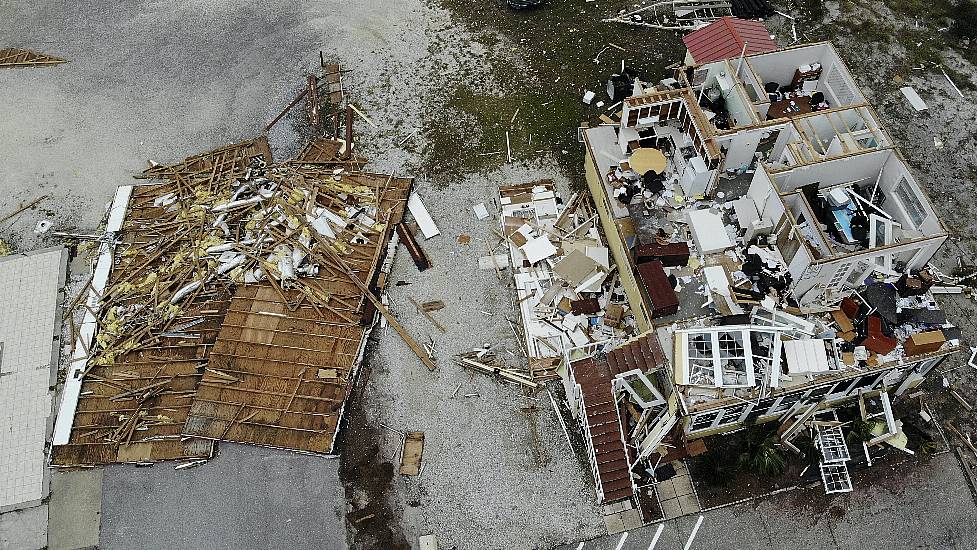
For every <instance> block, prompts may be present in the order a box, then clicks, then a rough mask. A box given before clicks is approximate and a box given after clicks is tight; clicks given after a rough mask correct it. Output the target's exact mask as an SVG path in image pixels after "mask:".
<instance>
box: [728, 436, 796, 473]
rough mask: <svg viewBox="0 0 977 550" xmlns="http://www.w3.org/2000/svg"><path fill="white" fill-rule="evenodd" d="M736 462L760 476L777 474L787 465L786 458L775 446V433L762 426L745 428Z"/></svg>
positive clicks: (782, 471)
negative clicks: (745, 431) (744, 435)
mask: <svg viewBox="0 0 977 550" xmlns="http://www.w3.org/2000/svg"><path fill="white" fill-rule="evenodd" d="M738 462H739V466H740V468H743V469H744V470H749V471H751V472H753V473H755V474H758V475H762V476H779V475H780V474H782V473H784V469H785V468H786V467H787V459H786V457H784V454H783V452H781V450H780V449H779V448H778V447H777V433H776V432H773V431H769V430H767V429H766V428H763V427H762V426H757V427H754V428H749V429H748V430H747V433H746V437H745V441H744V446H743V452H741V453H740V456H739V459H738Z"/></svg>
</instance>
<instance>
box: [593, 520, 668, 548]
mask: <svg viewBox="0 0 977 550" xmlns="http://www.w3.org/2000/svg"><path fill="white" fill-rule="evenodd" d="M664 530H665V524H664V523H659V524H658V530H657V531H655V536H654V538H652V539H651V545H649V546H648V550H655V546H657V545H658V537H660V536H662V531H664ZM578 550H579V549H578Z"/></svg>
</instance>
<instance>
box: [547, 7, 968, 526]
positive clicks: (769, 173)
mask: <svg viewBox="0 0 977 550" xmlns="http://www.w3.org/2000/svg"><path fill="white" fill-rule="evenodd" d="M713 25H726V23H725V22H724V21H719V22H716V23H713ZM700 32H701V31H700ZM701 47H705V48H706V49H708V48H709V47H710V46H708V45H705V46H703V43H702V42H699V43H698V44H697V45H693V44H690V54H691V55H690V58H694V59H699V58H700V57H701V54H700V55H698V56H697V55H696V52H691V49H692V48H701ZM741 48H742V49H741ZM735 49H736V50H738V51H736V52H735V53H733V54H732V55H729V56H728V57H723V58H722V59H718V60H713V61H710V62H707V63H704V64H697V65H692V66H682V67H680V68H678V69H677V70H676V71H675V73H674V74H673V75H672V76H671V77H669V78H665V79H664V80H661V81H660V82H658V83H650V82H642V81H640V80H637V79H634V80H633V82H632V94H631V96H630V97H627V98H626V99H624V101H623V105H622V112H621V117H620V121H619V122H617V123H614V124H601V125H600V126H597V127H593V128H584V129H583V130H582V140H583V142H584V144H585V148H586V156H585V166H584V167H585V172H586V180H587V184H588V187H589V190H590V192H591V194H592V195H593V200H594V204H595V206H596V210H597V213H598V215H599V219H600V223H601V226H602V228H603V234H604V236H605V238H606V245H607V246H608V247H609V248H610V251H611V255H612V259H613V262H614V264H616V266H617V276H618V277H619V279H620V280H621V281H622V283H623V287H624V291H625V292H626V295H627V304H628V306H629V311H628V314H629V315H631V316H633V323H634V327H635V331H634V332H635V336H634V337H633V338H632V339H631V340H630V341H628V342H627V343H625V344H623V345H620V344H617V343H615V342H594V343H588V344H586V345H583V346H579V347H576V348H572V349H568V350H566V351H565V353H564V362H563V366H562V374H563V381H564V385H565V388H566V390H567V396H568V399H569V401H570V407H571V409H572V410H573V411H574V412H575V414H576V415H577V416H578V418H579V421H580V424H581V426H582V429H583V432H584V435H585V439H586V441H587V447H588V449H587V450H588V454H589V457H590V460H591V463H592V469H593V473H594V478H595V481H596V486H597V496H598V499H599V500H600V501H601V502H602V503H604V504H607V505H614V506H615V507H614V510H621V509H629V508H632V507H634V506H636V505H637V499H636V497H635V491H636V490H637V489H638V488H639V486H640V485H642V484H646V485H647V486H655V485H656V484H657V483H658V480H656V479H655V473H654V472H655V467H656V466H658V465H659V464H663V463H669V462H671V461H674V460H677V459H681V458H683V457H687V456H691V455H695V454H697V453H699V452H702V450H704V448H705V445H708V440H704V439H703V438H706V437H707V436H712V435H716V434H722V433H726V432H731V431H734V430H737V429H740V428H742V427H744V426H748V425H753V424H758V423H765V422H779V423H780V429H779V430H778V432H777V433H778V444H780V445H782V446H783V447H785V448H787V449H793V450H795V451H797V447H796V445H794V444H793V443H792V441H793V440H794V438H795V437H796V436H797V435H798V434H799V433H801V432H802V431H803V430H808V431H809V432H810V433H812V434H813V437H814V439H815V441H816V443H817V444H818V445H819V448H820V450H821V452H822V453H823V454H824V456H823V457H822V460H821V465H820V468H821V476H822V479H823V481H824V484H825V488H826V490H827V491H828V492H838V491H848V490H851V485H850V481H849V480H848V474H847V469H846V460H847V458H846V457H847V456H848V454H847V453H848V449H847V448H845V449H839V448H838V439H839V437H840V436H839V434H840V431H839V432H838V433H835V431H834V429H833V428H832V429H828V428H825V427H822V426H821V424H818V425H817V426H814V425H812V423H810V420H811V419H812V418H815V417H817V416H823V415H831V414H832V413H831V411H832V410H833V409H834V408H836V407H839V406H848V405H851V406H858V407H859V408H860V413H861V415H862V417H863V419H866V420H868V419H872V420H873V421H876V422H877V424H878V425H879V426H880V432H881V433H880V434H879V436H878V437H877V438H875V439H874V440H873V441H872V442H871V443H870V444H890V445H893V446H896V445H900V441H902V440H903V439H904V437H903V434H902V433H901V430H900V425H901V424H900V422H899V421H898V419H896V418H894V417H893V413H892V407H891V404H892V401H893V400H894V399H895V398H897V397H899V396H902V395H903V394H905V393H906V392H907V390H909V389H911V388H914V387H916V386H918V385H919V384H920V383H922V381H923V380H924V378H925V377H926V376H927V374H928V373H929V372H930V371H931V370H932V369H933V368H934V367H935V366H936V365H937V364H939V363H940V362H941V361H942V360H943V359H944V358H946V357H947V356H948V355H950V354H952V353H954V352H956V351H957V350H958V349H959V348H960V341H959V338H960V332H959V330H958V329H957V328H955V327H953V326H952V325H951V324H950V323H948V322H947V318H946V315H945V314H944V313H943V312H942V311H941V309H940V307H939V305H938V303H937V302H936V300H935V299H934V297H933V292H932V289H933V288H934V286H936V287H937V288H938V283H939V273H938V272H937V271H936V270H935V269H933V268H932V267H930V266H929V265H928V262H929V261H930V259H931V258H932V257H933V255H934V253H935V252H936V251H937V249H939V248H940V246H941V245H942V244H943V242H944V241H945V240H946V239H947V232H946V230H945V228H944V227H943V225H942V224H941V222H940V220H939V218H938V217H937V215H936V213H935V211H934V209H933V206H932V204H931V202H930V200H929V199H928V198H927V196H926V194H925V192H924V191H923V189H922V188H921V186H920V185H919V183H918V182H917V180H916V178H915V177H914V176H913V174H912V172H911V171H910V169H909V167H908V165H907V163H906V161H905V160H904V159H903V157H902V155H901V154H900V153H899V151H898V150H897V149H896V148H895V143H894V141H893V140H892V138H891V137H890V136H889V134H888V133H887V132H886V130H885V128H884V127H883V126H882V125H881V123H880V122H879V118H878V116H877V115H876V113H875V111H874V110H873V108H872V106H871V105H870V104H868V103H867V102H866V99H865V97H864V95H863V94H862V92H861V91H860V90H859V89H858V86H857V85H856V84H855V81H854V79H853V78H852V75H851V74H850V72H849V71H848V69H847V67H846V65H845V63H844V62H843V61H842V59H841V58H840V57H839V55H838V54H837V52H836V51H835V49H834V47H833V46H832V45H831V44H830V43H817V44H809V45H802V46H797V47H791V48H785V49H780V50H776V51H762V52H759V53H754V54H749V53H746V54H745V55H744V54H743V53H742V52H743V51H744V50H745V47H743V45H742V43H740V45H739V46H738V47H737V48H735ZM703 51H705V50H703ZM727 55H728V54H727ZM605 122H606V121H605ZM840 439H841V445H842V446H843V445H844V438H843V437H841V438H840ZM704 443H705V444H704ZM866 453H868V450H867V449H866ZM622 503H623V504H622ZM691 511H695V510H685V509H684V508H683V509H682V510H681V513H690V512H691ZM665 515H666V516H668V515H669V513H668V511H666V512H665Z"/></svg>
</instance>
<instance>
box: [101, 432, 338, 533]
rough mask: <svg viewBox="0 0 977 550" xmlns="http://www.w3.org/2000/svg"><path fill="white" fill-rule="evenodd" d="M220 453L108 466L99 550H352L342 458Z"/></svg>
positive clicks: (229, 447)
mask: <svg viewBox="0 0 977 550" xmlns="http://www.w3.org/2000/svg"><path fill="white" fill-rule="evenodd" d="M218 458H219V459H218V460H213V461H211V462H210V463H208V464H204V465H202V466H197V467H195V468H189V469H185V470H179V471H177V470H174V469H173V464H170V463H163V464H157V465H156V466H153V467H151V468H136V467H134V466H128V465H115V466H109V467H107V468H105V476H104V480H103V486H102V533H101V543H100V545H99V548H101V549H102V550H114V549H120V550H122V549H126V550H129V549H133V548H138V549H140V550H154V549H160V550H177V549H183V548H186V549H191V548H192V549H208V550H211V549H221V548H228V549H234V550H242V549H250V548H288V549H290V550H300V549H305V548H308V549H329V550H343V549H345V548H346V528H345V523H344V520H343V517H342V514H343V513H344V510H345V504H344V503H345V499H344V496H343V491H342V486H341V485H340V483H339V478H338V470H339V461H338V460H331V459H328V458H322V457H314V456H305V455H300V454H295V453H291V452H285V451H277V450H274V449H265V448H261V447H252V446H247V445H234V444H223V445H221V449H220V456H219V457H218Z"/></svg>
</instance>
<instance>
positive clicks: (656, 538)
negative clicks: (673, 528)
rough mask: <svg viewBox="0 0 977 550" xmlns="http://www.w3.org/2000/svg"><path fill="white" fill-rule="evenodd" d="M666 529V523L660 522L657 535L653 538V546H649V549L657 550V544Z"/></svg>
mask: <svg viewBox="0 0 977 550" xmlns="http://www.w3.org/2000/svg"><path fill="white" fill-rule="evenodd" d="M664 530H665V524H664V523H659V524H658V530H657V531H655V537H654V538H652V539H651V546H649V547H648V550H655V546H657V545H658V537H660V536H662V531H664Z"/></svg>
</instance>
